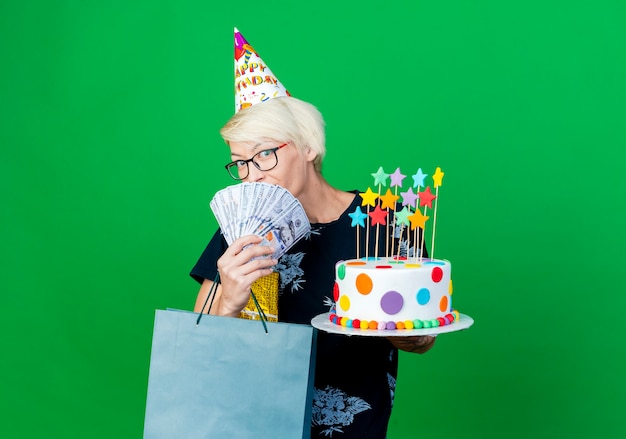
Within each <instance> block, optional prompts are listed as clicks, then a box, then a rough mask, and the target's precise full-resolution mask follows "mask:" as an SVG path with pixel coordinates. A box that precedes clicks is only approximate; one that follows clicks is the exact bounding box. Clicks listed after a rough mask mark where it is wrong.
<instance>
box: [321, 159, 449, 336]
mask: <svg viewBox="0 0 626 439" xmlns="http://www.w3.org/2000/svg"><path fill="white" fill-rule="evenodd" d="M443 175H444V174H443V172H441V169H440V168H437V169H436V171H435V174H433V176H432V178H433V181H434V187H435V194H433V193H432V192H431V190H430V187H426V188H425V189H424V190H423V191H420V189H421V188H422V187H424V178H425V177H426V176H427V175H426V174H424V173H423V172H422V170H421V169H419V170H418V172H417V173H416V174H415V175H414V176H413V181H414V184H413V186H412V187H409V188H408V190H407V191H405V192H400V196H398V195H397V194H398V190H399V188H401V186H402V180H403V179H404V178H405V176H404V175H402V174H401V173H400V168H398V169H396V171H395V172H394V173H393V174H386V173H385V172H384V171H383V169H382V167H381V168H379V170H378V172H377V173H375V174H372V176H374V179H375V185H377V186H378V193H376V192H373V191H372V190H371V188H368V189H367V191H366V192H364V193H361V194H360V195H361V198H362V200H363V201H362V203H361V206H365V207H366V212H363V211H362V210H361V207H360V206H359V207H357V208H356V210H355V211H354V212H353V213H350V214H349V215H350V217H351V218H352V227H355V228H356V233H357V240H356V242H357V243H358V242H359V238H358V234H359V232H360V228H362V229H364V231H363V233H366V234H367V240H366V242H370V241H372V242H373V243H374V249H375V250H370V248H369V247H370V245H366V248H365V249H364V253H365V254H364V255H363V257H360V256H359V253H360V252H361V250H360V249H358V248H357V258H355V259H350V260H345V261H339V262H337V263H336V265H335V283H334V287H333V300H334V306H333V309H332V311H331V312H330V313H329V319H330V321H331V322H332V323H334V324H336V325H341V326H344V327H348V328H353V329H361V330H386V331H394V330H402V329H422V328H434V327H440V326H445V325H450V324H452V323H454V322H455V321H458V320H459V319H460V314H459V312H458V311H456V310H455V309H453V308H452V290H453V289H452V267H451V264H450V262H449V261H447V260H444V259H433V258H427V257H422V255H423V254H424V253H425V252H424V247H425V245H424V239H425V238H424V236H425V233H424V231H425V229H426V227H425V226H426V222H427V220H428V219H429V218H430V217H429V216H427V214H428V209H432V212H433V217H435V218H436V210H437V205H436V199H437V196H438V193H439V187H440V186H441V180H442V178H443ZM389 177H391V184H390V187H395V191H394V192H395V193H394V192H392V191H391V189H390V188H388V189H387V191H386V193H385V194H382V192H381V189H382V186H386V185H387V179H388V178H389ZM413 187H415V188H417V191H416V192H413ZM400 198H402V202H401V207H402V209H401V210H399V209H398V207H400V205H399V204H398V200H399V199H400ZM417 200H419V203H418V202H417ZM433 200H435V205H434V207H433ZM371 208H373V209H371ZM381 228H382V230H381ZM430 229H431V230H430V234H431V237H432V247H431V254H432V252H434V242H435V240H434V238H435V223H434V221H433V225H432V227H431V228H430ZM370 235H371V239H370ZM389 235H391V236H393V237H394V238H395V239H396V241H397V242H398V245H397V249H394V248H393V244H392V247H391V248H388V247H386V249H385V252H384V254H381V255H379V254H378V249H379V248H380V247H381V246H380V245H378V242H379V241H380V240H381V239H387V238H386V237H387V236H389ZM381 236H382V237H383V238H381ZM411 236H412V237H413V238H412V239H411ZM405 238H406V239H405ZM387 241H388V242H389V241H390V240H389V239H387ZM391 242H394V241H393V240H392V241H391ZM357 245H358V244H357ZM402 246H403V251H401V247H402ZM370 252H373V254H370Z"/></svg>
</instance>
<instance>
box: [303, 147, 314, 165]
mask: <svg viewBox="0 0 626 439" xmlns="http://www.w3.org/2000/svg"><path fill="white" fill-rule="evenodd" d="M304 151H305V152H304V155H305V157H306V159H307V161H309V162H312V161H313V160H315V158H316V157H317V153H316V152H315V151H313V148H311V147H310V146H307V147H306V148H305V150H304Z"/></svg>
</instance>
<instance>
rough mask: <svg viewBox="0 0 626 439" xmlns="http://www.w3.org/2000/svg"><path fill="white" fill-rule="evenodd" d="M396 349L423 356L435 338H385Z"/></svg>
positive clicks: (427, 336) (422, 336)
mask: <svg viewBox="0 0 626 439" xmlns="http://www.w3.org/2000/svg"><path fill="white" fill-rule="evenodd" d="M387 340H389V341H390V342H391V344H392V345H394V346H395V347H396V348H398V349H400V350H401V351H405V352H413V353H416V354H423V353H426V352H428V351H429V350H430V348H432V347H433V345H434V344H435V337H433V336H430V335H416V336H413V337H387Z"/></svg>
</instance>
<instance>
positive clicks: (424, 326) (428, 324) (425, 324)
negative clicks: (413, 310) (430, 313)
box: [422, 320, 433, 329]
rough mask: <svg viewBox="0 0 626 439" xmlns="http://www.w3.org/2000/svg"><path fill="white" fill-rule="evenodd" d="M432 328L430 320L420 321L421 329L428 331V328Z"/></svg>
mask: <svg viewBox="0 0 626 439" xmlns="http://www.w3.org/2000/svg"><path fill="white" fill-rule="evenodd" d="M432 326H433V323H432V321H430V320H423V321H422V327H423V328H426V329H428V328H431V327H432Z"/></svg>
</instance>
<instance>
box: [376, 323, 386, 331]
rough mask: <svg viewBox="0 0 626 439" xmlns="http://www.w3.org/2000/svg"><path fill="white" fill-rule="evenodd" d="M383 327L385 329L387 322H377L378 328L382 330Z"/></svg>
mask: <svg viewBox="0 0 626 439" xmlns="http://www.w3.org/2000/svg"><path fill="white" fill-rule="evenodd" d="M384 329H387V322H378V330H379V331H382V330H384Z"/></svg>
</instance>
